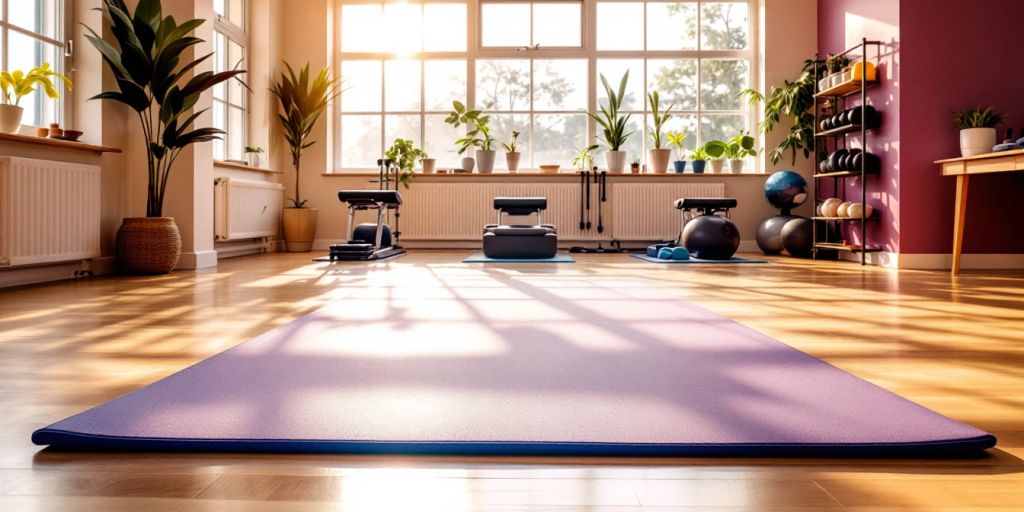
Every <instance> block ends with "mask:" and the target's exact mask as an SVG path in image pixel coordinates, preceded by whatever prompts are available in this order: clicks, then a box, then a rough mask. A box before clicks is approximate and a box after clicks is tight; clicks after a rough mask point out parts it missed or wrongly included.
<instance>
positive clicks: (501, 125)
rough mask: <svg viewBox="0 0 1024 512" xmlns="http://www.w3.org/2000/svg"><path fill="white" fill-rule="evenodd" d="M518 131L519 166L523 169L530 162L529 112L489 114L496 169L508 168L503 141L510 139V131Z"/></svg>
mask: <svg viewBox="0 0 1024 512" xmlns="http://www.w3.org/2000/svg"><path fill="white" fill-rule="evenodd" d="M513 131H517V132H519V141H518V143H517V145H518V146H519V147H518V149H519V152H520V153H522V154H523V155H522V156H521V157H519V167H520V168H521V169H525V168H527V167H529V164H530V116H529V114H491V136H492V137H494V140H495V141H496V142H497V144H496V145H495V147H494V149H495V150H497V151H498V156H497V157H496V158H495V159H494V167H495V168H496V169H501V170H506V171H507V170H508V165H507V163H506V162H505V147H504V146H502V145H501V143H503V142H506V143H507V142H508V141H510V140H512V132H513Z"/></svg>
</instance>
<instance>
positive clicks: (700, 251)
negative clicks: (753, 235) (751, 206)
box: [675, 198, 740, 260]
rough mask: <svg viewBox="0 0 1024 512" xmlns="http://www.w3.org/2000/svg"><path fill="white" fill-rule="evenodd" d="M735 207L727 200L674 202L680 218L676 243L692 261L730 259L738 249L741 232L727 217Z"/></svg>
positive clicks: (731, 201) (699, 199)
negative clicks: (685, 251)
mask: <svg viewBox="0 0 1024 512" xmlns="http://www.w3.org/2000/svg"><path fill="white" fill-rule="evenodd" d="M737 204H738V202H737V201H736V200H735V199H729V198H722V199H717V198H716V199H703V198H698V199H691V198H684V199H678V200H676V202H675V207H676V209H677V210H679V212H680V219H681V220H680V226H679V236H678V237H677V238H676V243H677V244H678V245H679V246H682V247H685V248H686V250H687V251H689V253H690V254H691V255H693V256H694V257H695V258H699V259H703V260H727V259H730V258H732V257H733V255H734V254H736V250H737V249H739V247H740V231H739V229H738V228H737V227H736V224H733V222H732V219H730V218H729V212H730V210H732V209H733V208H736V206H737Z"/></svg>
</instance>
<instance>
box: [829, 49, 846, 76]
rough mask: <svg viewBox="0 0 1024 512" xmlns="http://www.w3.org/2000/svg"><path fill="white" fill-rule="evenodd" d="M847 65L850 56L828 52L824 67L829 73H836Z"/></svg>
mask: <svg viewBox="0 0 1024 512" xmlns="http://www.w3.org/2000/svg"><path fill="white" fill-rule="evenodd" d="M849 65H850V58H849V57H847V56H846V55H833V54H829V55H828V58H826V59H825V69H827V70H828V72H829V73H838V72H840V71H842V70H843V68H845V67H846V66H849Z"/></svg>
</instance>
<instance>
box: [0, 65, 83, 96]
mask: <svg viewBox="0 0 1024 512" xmlns="http://www.w3.org/2000/svg"><path fill="white" fill-rule="evenodd" d="M54 78H56V79H58V80H60V81H62V82H64V86H65V87H67V88H68V89H69V90H70V89H71V80H69V79H68V78H67V77H66V76H64V75H62V74H60V73H58V72H56V71H54V70H53V69H52V68H51V67H50V63H49V62H44V63H42V65H39V66H36V67H34V68H32V69H30V70H29V71H28V73H26V72H24V71H21V70H16V71H2V72H0V89H2V90H3V104H4V105H14V106H18V105H20V104H21V99H22V98H24V97H25V96H28V95H29V94H32V91H35V90H36V86H37V85H39V86H41V87H42V88H43V93H45V94H46V97H48V98H51V99H55V98H57V96H58V93H57V87H56V86H55V85H54V84H53V80H52V79H54Z"/></svg>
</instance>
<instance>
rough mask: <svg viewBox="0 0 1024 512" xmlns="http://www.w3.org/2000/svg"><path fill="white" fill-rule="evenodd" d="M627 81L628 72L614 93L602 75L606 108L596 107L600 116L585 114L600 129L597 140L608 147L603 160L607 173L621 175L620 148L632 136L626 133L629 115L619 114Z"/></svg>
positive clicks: (622, 154)
mask: <svg viewBox="0 0 1024 512" xmlns="http://www.w3.org/2000/svg"><path fill="white" fill-rule="evenodd" d="M628 81H629V71H626V72H625V73H624V74H623V75H622V79H621V80H619V89H618V91H616V90H615V89H612V87H611V86H610V85H608V80H607V79H605V77H604V75H601V85H602V86H604V91H605V94H606V95H607V96H608V106H607V107H605V106H604V105H598V108H600V109H601V112H600V114H595V113H593V112H588V113H587V115H588V116H590V118H591V119H593V120H594V121H595V122H597V124H598V125H600V127H601V134H600V135H598V139H599V140H601V142H603V143H604V144H605V145H606V146H607V147H608V152H607V153H605V160H606V164H607V165H608V172H611V173H621V172H622V171H623V170H624V169H625V166H626V152H625V151H622V150H621V148H622V145H623V144H625V143H626V140H628V139H629V136H630V135H632V134H633V132H632V131H626V124H627V123H628V122H629V118H630V117H631V115H630V114H626V115H624V116H623V115H620V114H619V109H621V108H622V102H623V100H625V98H626V83H627V82H628Z"/></svg>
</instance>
